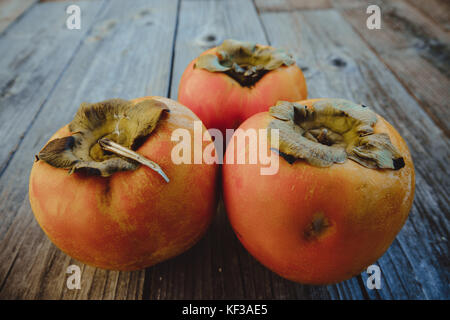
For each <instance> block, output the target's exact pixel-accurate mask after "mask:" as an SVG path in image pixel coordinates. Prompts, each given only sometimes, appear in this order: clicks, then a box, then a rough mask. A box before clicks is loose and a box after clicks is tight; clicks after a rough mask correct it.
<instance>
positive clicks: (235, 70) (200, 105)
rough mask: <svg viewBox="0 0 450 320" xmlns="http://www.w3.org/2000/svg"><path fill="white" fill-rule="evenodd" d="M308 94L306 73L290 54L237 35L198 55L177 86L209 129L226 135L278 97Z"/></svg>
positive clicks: (293, 98)
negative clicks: (229, 130) (239, 39)
mask: <svg viewBox="0 0 450 320" xmlns="http://www.w3.org/2000/svg"><path fill="white" fill-rule="evenodd" d="M306 97H307V88H306V82H305V78H304V76H303V73H302V71H301V70H300V68H299V67H298V66H297V65H296V63H295V60H294V59H293V57H292V56H291V55H290V54H289V53H287V52H286V51H284V50H281V49H276V48H273V47H270V46H265V45H260V44H255V43H250V42H243V41H237V40H225V41H224V42H223V43H222V44H221V45H220V46H218V47H215V48H212V49H209V50H207V51H205V52H203V53H202V54H201V55H200V56H198V57H197V58H195V59H194V60H193V61H192V62H191V63H190V64H189V65H188V66H187V68H186V69H185V71H184V73H183V75H182V77H181V80H180V84H179V88H178V101H179V102H180V103H182V104H183V105H185V106H187V107H188V108H190V109H191V110H192V111H194V113H195V114H196V115H197V116H199V118H200V119H201V120H202V121H203V123H204V124H205V126H206V127H207V128H208V129H210V128H215V129H219V130H221V132H222V133H223V134H225V129H236V128H237V127H238V126H239V125H240V124H241V123H242V122H243V121H244V120H245V119H247V118H248V117H250V116H252V115H253V114H255V113H258V112H262V111H267V110H268V108H269V107H270V106H272V105H274V104H275V103H276V102H277V101H278V100H287V101H297V100H303V99H306Z"/></svg>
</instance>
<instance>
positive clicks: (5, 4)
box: [0, 0, 38, 33]
mask: <svg viewBox="0 0 450 320" xmlns="http://www.w3.org/2000/svg"><path fill="white" fill-rule="evenodd" d="M37 1H38V0H19V1H18V0H2V1H0V33H2V32H3V30H5V29H6V28H7V27H8V26H9V25H10V24H11V23H12V22H14V21H16V20H18V19H19V17H20V16H21V15H22V14H23V13H24V12H25V11H27V10H28V9H29V8H30V7H31V6H33V5H34V4H35V3H36V2H37Z"/></svg>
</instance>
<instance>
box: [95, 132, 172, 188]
mask: <svg viewBox="0 0 450 320" xmlns="http://www.w3.org/2000/svg"><path fill="white" fill-rule="evenodd" d="M98 143H99V145H100V147H102V149H104V150H107V151H110V152H113V153H115V154H117V155H120V156H122V157H125V158H128V159H132V160H134V161H136V162H139V163H140V164H142V165H144V166H147V167H149V168H150V169H152V170H154V171H156V172H157V173H159V175H160V176H161V177H163V179H164V180H165V181H166V182H169V181H170V180H169V178H168V177H167V175H166V174H165V173H164V171H163V170H162V169H161V167H160V166H159V165H158V164H157V163H155V162H153V161H151V160H150V159H147V158H146V157H144V156H142V155H140V154H139V153H137V152H135V151H133V150H130V149H128V148H125V147H124V146H122V145H120V144H118V143H115V142H114V141H112V140H109V139H106V138H102V139H100V140H98Z"/></svg>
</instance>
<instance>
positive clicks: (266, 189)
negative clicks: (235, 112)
mask: <svg viewBox="0 0 450 320" xmlns="http://www.w3.org/2000/svg"><path fill="white" fill-rule="evenodd" d="M313 101H315V100H306V101H301V102H299V103H301V104H303V105H305V104H306V105H311V104H312V102H313ZM270 120H271V117H270V116H269V115H268V113H267V112H264V113H259V114H257V115H255V116H253V117H251V118H250V119H248V120H247V121H245V122H244V123H243V124H242V125H241V127H240V128H242V129H244V130H247V129H248V128H256V129H259V128H261V129H263V128H267V125H268V123H269V122H270ZM374 129H375V133H378V132H386V133H388V134H389V136H390V139H391V142H392V143H393V145H394V146H395V147H396V148H398V150H399V151H400V153H401V154H402V155H403V157H404V160H405V164H406V165H405V167H404V168H402V169H400V170H397V171H393V170H380V169H368V168H365V167H363V166H361V165H359V164H357V163H356V162H354V161H351V160H347V161H346V162H345V163H343V164H333V165H332V166H331V167H329V168H319V167H314V166H311V165H309V164H308V163H307V162H306V161H303V160H299V161H296V162H294V163H293V164H289V163H288V162H287V161H285V160H284V159H283V158H282V157H280V158H279V160H280V161H279V171H278V173H277V174H275V175H267V176H262V175H260V167H261V165H260V164H256V165H255V164H253V165H252V164H245V165H242V164H224V165H223V169H222V170H223V191H224V199H225V205H226V209H227V213H228V217H229V221H230V223H231V225H232V227H233V229H234V231H235V233H236V235H237V237H238V238H239V240H240V241H241V243H242V244H243V245H244V247H245V248H246V249H247V250H248V251H249V252H250V253H251V254H252V255H253V256H254V257H255V258H256V259H257V260H259V261H260V262H261V263H262V264H263V265H265V266H266V267H268V268H269V269H271V270H272V271H274V272H276V273H277V274H279V275H280V276H282V277H284V278H287V279H289V280H292V281H295V282H300V283H308V284H329V283H337V282H340V281H343V280H346V279H349V278H351V277H353V276H355V275H357V274H359V273H361V272H362V271H363V270H364V269H365V268H366V267H367V266H369V265H370V264H372V263H374V262H375V261H376V260H377V259H378V258H380V257H381V256H382V255H383V253H384V252H385V251H386V250H387V249H388V247H389V246H390V244H391V243H392V241H393V240H394V238H395V236H396V235H397V233H398V232H399V231H400V229H401V227H402V226H403V224H404V223H405V221H406V219H407V217H408V214H409V211H410V209H411V206H412V202H413V197H414V179H415V177H414V167H413V162H412V159H411V155H410V153H409V150H408V147H407V145H406V143H405V141H404V140H403V139H402V137H401V136H400V135H399V133H398V132H397V131H396V130H395V129H394V128H393V127H392V126H391V125H390V124H389V123H388V122H387V121H386V120H384V119H383V118H382V117H380V116H378V121H377V124H376V125H375V128H374ZM247 144H248V142H247ZM236 152H238V153H239V152H245V153H247V154H248V152H249V150H248V145H247V147H246V148H245V149H242V150H239V151H236V150H235V154H236ZM267 152H268V153H267V154H269V152H273V151H270V150H267ZM318 212H322V213H323V214H324V216H325V217H326V218H327V219H328V220H329V222H330V224H331V226H330V227H329V228H327V229H326V230H325V231H324V232H323V234H321V235H319V236H318V237H317V238H315V239H307V237H305V231H306V230H307V229H308V227H309V226H310V224H311V222H312V220H313V217H314V214H316V213H318Z"/></svg>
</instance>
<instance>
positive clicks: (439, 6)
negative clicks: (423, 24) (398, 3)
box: [407, 0, 450, 31]
mask: <svg viewBox="0 0 450 320" xmlns="http://www.w3.org/2000/svg"><path fill="white" fill-rule="evenodd" d="M407 1H408V2H409V3H410V4H411V5H413V6H415V7H416V8H417V9H419V10H420V11H422V12H423V13H424V14H426V15H427V16H428V17H429V18H431V19H433V20H434V21H435V22H436V24H437V25H439V26H440V27H441V28H442V29H443V30H445V31H450V2H449V1H448V0H427V1H423V0H407Z"/></svg>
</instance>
